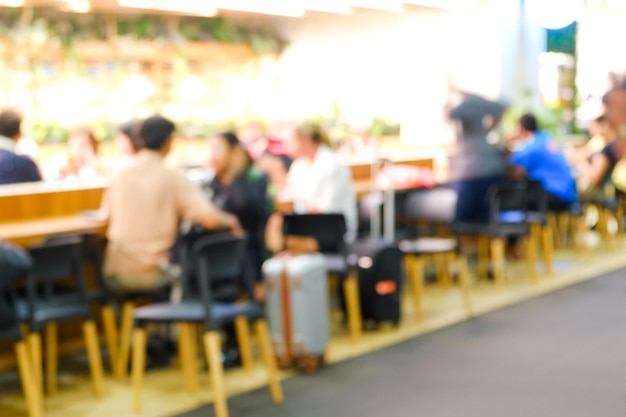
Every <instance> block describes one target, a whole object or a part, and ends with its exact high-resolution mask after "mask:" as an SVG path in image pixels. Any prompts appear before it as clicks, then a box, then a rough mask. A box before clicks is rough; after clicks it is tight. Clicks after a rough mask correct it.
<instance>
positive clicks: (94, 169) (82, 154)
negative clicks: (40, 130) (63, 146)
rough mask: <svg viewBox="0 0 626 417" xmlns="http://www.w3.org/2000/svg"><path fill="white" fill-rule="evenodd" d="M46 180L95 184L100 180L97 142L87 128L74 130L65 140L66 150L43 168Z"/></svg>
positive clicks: (100, 171)
mask: <svg viewBox="0 0 626 417" xmlns="http://www.w3.org/2000/svg"><path fill="white" fill-rule="evenodd" d="M44 172H45V177H46V180H49V181H60V180H64V181H80V182H97V181H99V180H101V179H102V177H103V175H102V167H101V164H100V161H99V159H98V141H97V140H96V137H95V135H94V133H93V130H91V129H90V128H88V127H79V128H76V129H74V130H73V131H72V132H71V133H70V135H69V137H68V139H67V150H66V153H65V154H64V155H63V154H62V155H57V156H55V157H53V158H52V159H51V160H50V161H49V162H48V163H47V164H46V166H45V167H44Z"/></svg>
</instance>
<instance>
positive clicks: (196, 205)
mask: <svg viewBox="0 0 626 417" xmlns="http://www.w3.org/2000/svg"><path fill="white" fill-rule="evenodd" d="M176 181H177V184H176V193H177V194H176V199H177V205H178V209H179V212H180V215H181V217H183V218H185V219H187V220H189V221H191V222H193V223H196V224H199V225H201V226H203V227H205V228H207V229H229V230H231V231H233V232H235V233H241V224H240V223H239V220H237V217H235V216H234V215H232V214H230V213H226V212H225V211H222V210H220V209H218V208H217V207H215V206H214V205H213V204H212V203H211V202H210V201H209V200H208V199H206V198H205V197H204V196H203V195H202V192H201V191H200V190H199V189H198V188H196V187H195V186H194V185H193V184H192V183H191V182H190V181H189V180H187V178H185V177H184V176H182V175H179V176H178V177H177V179H176Z"/></svg>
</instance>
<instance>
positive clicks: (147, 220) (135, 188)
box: [101, 116, 241, 293]
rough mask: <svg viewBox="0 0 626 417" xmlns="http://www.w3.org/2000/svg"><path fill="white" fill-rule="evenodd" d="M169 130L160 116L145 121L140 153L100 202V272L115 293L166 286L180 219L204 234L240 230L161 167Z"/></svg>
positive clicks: (171, 129) (171, 130)
mask: <svg viewBox="0 0 626 417" xmlns="http://www.w3.org/2000/svg"><path fill="white" fill-rule="evenodd" d="M174 128H175V127H174V124H173V123H172V122H171V121H169V120H167V119H165V118H163V117H160V116H154V117H150V118H148V119H146V120H145V121H144V122H143V123H142V124H141V127H140V129H139V136H140V137H141V139H142V140H143V142H144V143H145V148H144V149H141V150H140V151H139V152H138V153H137V155H136V157H135V160H134V161H133V164H132V165H130V166H129V167H127V168H125V169H123V170H121V171H120V172H119V173H118V174H117V175H116V176H115V177H114V178H113V180H112V181H111V184H110V186H109V188H108V189H107V190H106V192H105V194H104V196H103V200H102V205H101V210H102V212H103V213H104V214H105V215H106V217H107V219H108V223H109V227H108V231H107V237H108V245H107V249H106V255H105V265H104V272H105V277H106V280H107V284H108V285H109V287H110V288H111V290H112V291H114V292H120V293H124V292H128V291H135V290H151V289H157V288H160V287H162V286H164V285H166V284H167V283H168V282H169V281H170V280H171V277H170V276H169V275H168V274H169V273H170V271H171V268H170V265H169V260H170V250H171V248H172V247H173V246H174V244H175V242H176V238H177V236H178V227H179V222H180V220H181V219H186V220H189V221H190V222H192V223H194V224H199V225H201V226H203V227H205V228H207V229H230V230H233V231H235V232H237V233H238V232H240V230H241V226H240V224H239V221H238V220H237V217H235V216H234V215H232V214H230V213H227V212H225V211H223V210H220V209H218V208H217V207H215V206H214V205H213V204H212V203H211V202H210V201H208V200H207V199H206V198H205V196H204V195H203V194H202V192H201V190H200V189H199V188H196V187H195V186H194V185H193V184H191V183H190V182H189V180H187V178H185V176H184V175H183V174H181V173H179V172H178V171H174V170H170V169H168V168H167V167H166V166H165V164H164V162H163V158H164V157H165V156H166V155H167V154H168V152H169V151H170V149H171V146H172V134H173V133H174Z"/></svg>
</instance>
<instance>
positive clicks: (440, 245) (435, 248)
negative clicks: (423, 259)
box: [398, 237, 457, 255]
mask: <svg viewBox="0 0 626 417" xmlns="http://www.w3.org/2000/svg"><path fill="white" fill-rule="evenodd" d="M398 247H399V248H400V250H401V251H402V252H403V253H405V254H414V255H419V254H429V253H442V252H453V251H455V250H456V249H457V242H456V239H446V238H436V237H423V238H417V239H410V240H403V241H401V242H400V243H399V244H398Z"/></svg>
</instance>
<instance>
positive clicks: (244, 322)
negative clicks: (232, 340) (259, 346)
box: [235, 317, 254, 372]
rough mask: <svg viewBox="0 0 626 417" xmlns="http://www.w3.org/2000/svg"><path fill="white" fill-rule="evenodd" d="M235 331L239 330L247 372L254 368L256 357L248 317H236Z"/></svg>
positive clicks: (241, 351)
mask: <svg viewBox="0 0 626 417" xmlns="http://www.w3.org/2000/svg"><path fill="white" fill-rule="evenodd" d="M235 331H236V332H237V344H238V345H239V352H240V353H241V363H242V365H243V369H245V370H246V372H252V371H253V370H254V359H253V357H252V345H251V343H250V328H249V327H248V319H247V318H245V317H237V318H236V319H235Z"/></svg>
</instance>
